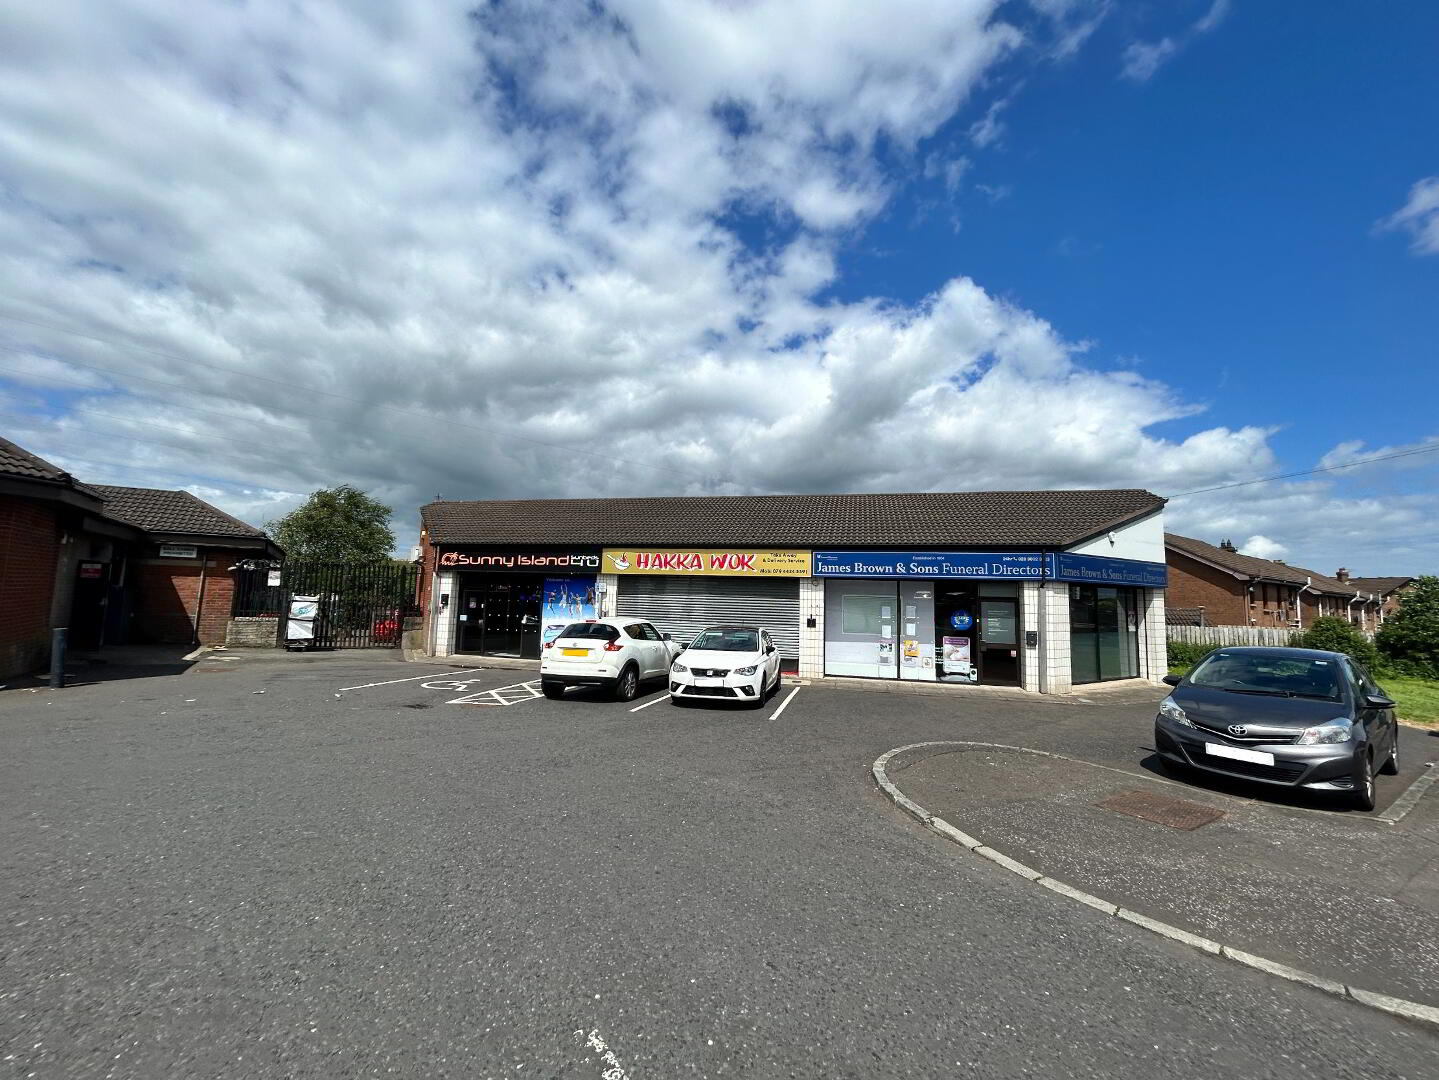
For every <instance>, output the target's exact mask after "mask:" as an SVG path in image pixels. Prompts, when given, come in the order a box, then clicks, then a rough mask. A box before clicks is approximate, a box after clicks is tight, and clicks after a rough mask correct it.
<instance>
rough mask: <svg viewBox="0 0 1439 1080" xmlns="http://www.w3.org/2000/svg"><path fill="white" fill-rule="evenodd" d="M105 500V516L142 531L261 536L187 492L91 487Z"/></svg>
mask: <svg viewBox="0 0 1439 1080" xmlns="http://www.w3.org/2000/svg"><path fill="white" fill-rule="evenodd" d="M90 487H91V489H93V490H94V491H96V492H98V493H99V495H100V498H102V499H104V500H105V514H106V516H108V517H112V518H117V519H118V520H120V521H124V522H128V523H129V524H131V525H134V526H136V527H138V528H141V529H144V530H145V531H146V532H152V533H166V534H168V533H183V534H185V535H191V536H245V537H255V538H260V537H263V536H264V535H265V534H264V532H262V531H261V530H260V529H257V528H255V527H254V526H253V525H246V524H245V523H244V522H243V521H241V520H240V519H239V518H233V517H231V516H230V515H229V514H227V513H225V512H224V511H223V510H221V509H219V508H218V507H214V506H211V505H210V504H209V503H207V502H205V501H204V500H203V499H198V498H196V497H195V496H194V495H191V494H190V493H189V492H188V491H168V490H166V489H164V488H133V487H112V486H110V485H108V484H91V485H90Z"/></svg>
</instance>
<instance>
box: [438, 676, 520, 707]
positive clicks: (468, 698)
mask: <svg viewBox="0 0 1439 1080" xmlns="http://www.w3.org/2000/svg"><path fill="white" fill-rule="evenodd" d="M543 693H544V692H543V691H542V690H541V689H540V680H539V679H534V680H532V681H530V682H522V683H515V684H514V685H512V686H500V687H496V688H495V689H494V690H481V691H480V692H479V693H477V694H466V695H465V696H464V697H457V698H455V699H453V700H452V701H447V702H445V704H446V705H519V704H522V703H523V702H526V701H534V700H535V698H537V697H541V696H543Z"/></svg>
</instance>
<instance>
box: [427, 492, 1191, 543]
mask: <svg viewBox="0 0 1439 1080" xmlns="http://www.w3.org/2000/svg"><path fill="white" fill-rule="evenodd" d="M1163 506H1164V500H1163V499H1161V498H1160V497H1159V496H1157V495H1154V494H1152V493H1150V492H1148V491H1142V490H1137V489H1129V490H1117V491H1083V490H1081V491H953V492H917V493H911V494H880V495H706V496H695V497H683V496H673V497H659V498H642V499H525V500H519V501H513V502H433V503H430V504H428V505H427V506H424V507H422V508H421V511H420V514H421V518H422V520H423V521H424V524H425V527H426V529H427V531H428V535H429V540H430V541H431V542H432V543H438V544H512V545H525V544H534V545H541V544H555V543H564V544H591V545H597V546H602V545H606V544H646V545H653V546H656V547H662V546H665V545H684V544H712V545H715V546H719V547H753V546H756V545H772V546H775V547H890V548H894V547H905V546H913V547H943V546H949V545H958V544H962V545H966V546H972V547H1009V546H1013V547H1055V548H1062V547H1067V546H1069V545H1072V544H1076V543H1079V542H1080V541H1082V540H1087V539H1089V538H1090V537H1093V536H1098V535H1100V534H1102V533H1104V532H1106V531H1107V530H1109V529H1113V528H1116V527H1118V526H1119V525H1122V524H1124V523H1126V522H1130V521H1134V520H1136V519H1138V518H1142V517H1145V516H1147V515H1149V514H1152V513H1155V512H1156V511H1158V510H1159V509H1161V508H1162V507H1163Z"/></svg>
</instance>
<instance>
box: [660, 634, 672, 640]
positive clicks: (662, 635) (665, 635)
mask: <svg viewBox="0 0 1439 1080" xmlns="http://www.w3.org/2000/svg"><path fill="white" fill-rule="evenodd" d="M660 637H662V638H664V639H665V640H666V641H673V640H674V638H672V637H670V636H669V635H668V634H661V635H660Z"/></svg>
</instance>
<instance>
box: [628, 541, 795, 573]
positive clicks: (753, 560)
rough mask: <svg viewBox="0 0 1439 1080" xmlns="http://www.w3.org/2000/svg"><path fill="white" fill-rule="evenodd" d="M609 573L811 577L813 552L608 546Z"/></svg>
mask: <svg viewBox="0 0 1439 1080" xmlns="http://www.w3.org/2000/svg"><path fill="white" fill-rule="evenodd" d="M604 572H605V573H607V574H668V575H680V576H684V577H809V552H808V551H793V550H788V549H786V550H772V549H763V550H760V549H752V548H663V549H649V548H605V552H604Z"/></svg>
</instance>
